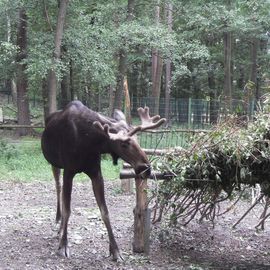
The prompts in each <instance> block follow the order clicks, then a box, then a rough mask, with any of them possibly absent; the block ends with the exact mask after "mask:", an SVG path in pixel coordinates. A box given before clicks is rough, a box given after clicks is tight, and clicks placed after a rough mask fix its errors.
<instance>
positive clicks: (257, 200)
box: [232, 194, 264, 229]
mask: <svg viewBox="0 0 270 270" xmlns="http://www.w3.org/2000/svg"><path fill="white" fill-rule="evenodd" d="M263 196H264V194H261V196H260V197H259V198H258V199H256V201H255V202H254V203H253V204H252V205H251V206H250V207H249V209H248V210H247V211H246V212H245V213H244V215H243V216H242V217H241V218H240V219H239V220H238V221H237V222H236V223H234V225H233V226H232V228H233V229H234V228H235V227H236V226H237V225H238V224H239V223H240V222H241V220H242V219H243V218H244V217H245V216H246V215H247V214H248V213H249V212H250V211H251V210H252V209H253V208H254V206H255V205H256V204H257V203H258V202H259V201H260V200H261V199H262V198H263Z"/></svg>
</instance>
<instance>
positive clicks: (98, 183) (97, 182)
mask: <svg viewBox="0 0 270 270" xmlns="http://www.w3.org/2000/svg"><path fill="white" fill-rule="evenodd" d="M89 176H90V178H91V180H92V185H93V191H94V194H95V198H96V201H97V204H98V207H99V210H100V212H101V217H102V220H103V222H104V224H105V226H106V228H107V231H108V235H109V241H110V255H112V256H113V260H114V261H117V260H118V259H119V258H122V257H121V255H120V252H119V249H118V246H117V243H116V241H115V238H114V234H113V231H112V227H111V223H110V218H109V211H108V208H107V205H106V201H105V195H104V180H103V177H102V175H101V173H100V172H99V173H98V174H97V175H96V176H92V175H89Z"/></svg>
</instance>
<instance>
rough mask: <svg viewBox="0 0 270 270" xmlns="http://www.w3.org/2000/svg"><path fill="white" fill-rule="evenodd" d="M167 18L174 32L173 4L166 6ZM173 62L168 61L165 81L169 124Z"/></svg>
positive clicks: (166, 112)
mask: <svg viewBox="0 0 270 270" xmlns="http://www.w3.org/2000/svg"><path fill="white" fill-rule="evenodd" d="M166 13H167V14H166V17H167V23H168V30H169V31H170V32H171V31H172V23H173V21H172V4H171V3H168V4H167V5H166ZM171 77H172V74H171V60H170V59H167V60H166V79H165V118H166V119H167V123H170V118H169V117H170V96H171V80H172V78H171Z"/></svg>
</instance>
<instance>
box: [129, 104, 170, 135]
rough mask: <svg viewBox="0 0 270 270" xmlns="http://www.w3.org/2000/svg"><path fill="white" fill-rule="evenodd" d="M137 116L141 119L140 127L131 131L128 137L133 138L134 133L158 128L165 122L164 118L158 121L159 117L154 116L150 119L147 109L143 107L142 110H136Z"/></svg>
mask: <svg viewBox="0 0 270 270" xmlns="http://www.w3.org/2000/svg"><path fill="white" fill-rule="evenodd" d="M138 114H139V116H140V118H141V122H142V123H141V125H139V126H136V127H135V128H134V129H133V130H131V131H130V132H129V133H128V135H129V136H133V135H134V134H135V133H137V132H139V131H143V130H147V129H154V128H158V127H159V126H161V125H162V124H163V123H164V122H165V121H166V118H161V119H160V116H159V115H155V116H152V117H150V115H149V108H148V107H144V109H143V108H138ZM156 121H157V122H156Z"/></svg>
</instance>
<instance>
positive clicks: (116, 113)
mask: <svg viewBox="0 0 270 270" xmlns="http://www.w3.org/2000/svg"><path fill="white" fill-rule="evenodd" d="M113 118H114V119H115V120H116V121H123V120H124V121H125V122H126V117H125V115H124V113H123V112H122V111H120V110H117V109H115V110H114V112H113Z"/></svg>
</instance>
